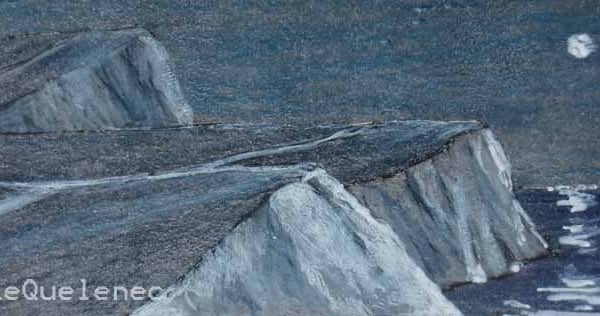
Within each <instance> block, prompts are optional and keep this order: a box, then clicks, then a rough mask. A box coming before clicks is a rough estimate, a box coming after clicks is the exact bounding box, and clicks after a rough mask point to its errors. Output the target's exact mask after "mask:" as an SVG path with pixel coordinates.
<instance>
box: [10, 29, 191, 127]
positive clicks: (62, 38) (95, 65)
mask: <svg viewBox="0 0 600 316" xmlns="http://www.w3.org/2000/svg"><path fill="white" fill-rule="evenodd" d="M30 37H32V38H30ZM4 45H6V46H5V48H4V56H9V57H13V58H6V57H5V58H3V59H2V60H0V62H1V63H0V133H32V132H49V131H65V130H98V129H100V130H101V129H116V128H134V127H138V128H139V127H143V128H153V127H168V126H182V125H189V124H191V123H192V120H193V117H192V116H193V115H192V110H191V107H190V106H189V105H188V104H187V103H186V101H185V99H184V97H183V95H182V92H181V89H180V87H179V83H178V82H177V79H176V78H175V76H174V74H173V72H172V71H171V66H170V61H169V57H168V54H167V52H166V50H165V48H164V47H163V46H162V45H161V44H160V43H158V41H156V40H155V39H154V38H153V37H152V35H151V34H150V33H148V32H146V31H144V30H140V29H131V30H120V31H93V32H82V33H74V34H56V35H53V36H50V35H48V36H35V35H31V36H26V37H25V38H17V39H14V40H12V41H8V42H6V43H4Z"/></svg>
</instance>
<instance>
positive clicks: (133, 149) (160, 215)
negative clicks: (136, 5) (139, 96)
mask: <svg viewBox="0 0 600 316" xmlns="http://www.w3.org/2000/svg"><path fill="white" fill-rule="evenodd" d="M165 135H168V136H169V137H163V136H165ZM178 137H181V138H178ZM2 139H3V141H4V142H5V143H4V144H5V145H3V146H4V147H6V148H11V150H13V152H19V151H14V148H18V147H20V146H21V145H20V144H24V145H23V146H24V147H25V148H28V149H31V148H36V147H38V148H42V149H44V148H49V149H48V150H60V149H65V150H64V151H63V155H60V156H57V155H52V154H48V153H47V152H46V151H45V150H46V149H44V150H41V151H35V150H21V151H20V152H22V153H23V154H22V159H21V160H20V161H16V162H13V161H7V163H6V164H7V165H9V166H10V165H15V166H17V167H18V166H19V164H21V167H18V168H17V169H18V170H23V171H22V172H21V173H13V174H11V176H10V178H12V179H13V180H16V181H3V182H0V187H2V188H4V191H3V193H2V196H3V197H4V199H3V200H2V202H1V203H0V213H2V214H0V228H2V234H0V241H1V242H2V243H3V247H5V248H6V249H11V253H14V254H12V255H11V256H8V257H7V258H5V259H3V260H4V262H6V264H5V265H0V269H1V270H2V271H10V274H9V275H10V276H5V275H3V276H2V278H1V279H0V280H3V283H7V282H16V281H18V276H19V275H27V276H30V275H31V276H33V277H42V278H45V279H44V280H45V281H47V282H50V281H52V282H54V281H57V280H66V279H68V276H72V275H79V274H82V275H85V276H92V277H93V278H94V279H96V280H103V281H107V282H110V283H111V284H113V283H116V284H132V283H136V282H137V283H140V284H141V285H150V284H151V285H158V286H161V287H165V286H168V285H173V284H174V283H175V280H176V279H177V278H179V277H183V280H182V281H180V282H179V283H175V285H173V286H172V287H170V289H169V290H168V291H167V292H165V293H164V294H163V296H161V299H160V300H159V301H156V302H153V303H151V304H149V305H147V306H145V307H143V308H142V309H140V310H138V313H140V315H152V314H156V315H160V314H161V313H162V314H175V315H204V314H212V313H214V312H215V311H217V310H218V311H221V312H223V313H225V314H226V315H230V314H231V315H233V314H234V313H236V312H239V311H245V312H248V313H255V314H258V315H295V314H297V315H305V314H306V313H307V309H308V311H309V312H311V313H312V312H314V313H317V312H319V313H322V314H324V315H387V314H389V313H390V311H392V312H393V313H407V314H409V315H410V314H412V315H446V314H448V315H453V314H458V312H457V311H456V310H455V309H454V308H453V307H452V306H451V305H450V304H448V303H447V301H446V300H445V299H443V297H441V296H440V294H439V287H438V286H442V287H450V286H452V285H456V284H459V283H464V282H482V281H485V280H486V279H487V278H488V277H495V276H499V275H502V274H506V273H510V272H511V271H516V269H518V267H519V265H520V262H521V261H526V260H529V259H532V258H535V257H538V256H541V255H543V254H545V252H546V249H545V242H544V241H543V239H542V238H541V237H539V235H538V234H537V232H536V230H535V226H534V224H533V223H532V222H531V221H530V220H529V218H528V216H527V215H526V214H525V212H524V211H523V209H522V208H521V207H520V205H519V203H518V202H517V200H516V199H515V197H514V195H513V193H512V183H511V175H510V165H509V163H508V161H507V159H506V157H505V155H504V153H503V151H502V148H501V147H500V145H499V144H498V142H497V141H496V140H495V138H494V136H493V134H492V133H491V131H490V130H489V129H487V128H486V127H485V126H483V125H481V124H479V123H477V122H448V123H443V122H431V121H405V122H389V123H369V124H359V125H353V126H321V127H315V128H289V127H276V126H231V125H216V126H208V127H196V128H192V129H184V130H164V131H146V132H144V131H116V132H109V133H88V134H73V135H60V136H57V135H50V136H49V135H17V136H15V135H13V136H5V137H4V138H2ZM183 140H185V141H183ZM49 144H50V145H49ZM132 144H135V145H132ZM191 144H194V145H193V146H192V145H191ZM108 148H110V149H111V150H107V149H108ZM177 153H185V155H181V154H178V155H177ZM121 155H123V156H121ZM169 157H173V159H167V158H169ZM74 162H77V163H78V164H79V166H81V170H79V172H81V173H80V175H79V176H81V175H86V176H95V177H96V179H94V180H89V179H87V180H86V179H79V180H54V181H53V180H49V179H51V178H52V177H51V176H52V175H51V174H49V173H48V172H49V171H47V170H57V169H56V167H57V166H70V164H71V163H74ZM193 163H196V164H195V165H193ZM303 163H316V164H317V165H318V166H319V167H320V168H322V169H323V170H326V172H327V173H325V171H323V170H319V171H313V172H310V173H307V171H306V168H304V167H281V166H298V165H299V164H303ZM23 164H26V165H28V166H33V170H40V172H39V173H36V175H35V177H38V179H37V180H34V181H18V179H23V180H30V179H28V178H30V177H32V176H31V175H29V174H27V172H30V170H29V169H27V168H23V167H22V166H23ZM140 166H141V168H142V169H134V168H140ZM182 166H183V167H182ZM36 168H37V169H36ZM144 168H145V169H144ZM311 168H312V167H311ZM165 169H171V170H165ZM58 170H60V169H58ZM131 170H135V171H136V172H139V173H133V172H130V173H129V175H128V174H127V171H131ZM69 171H70V169H69ZM132 174H133V175H132ZM34 179H35V178H34ZM337 179H339V180H337ZM338 181H339V182H338ZM42 223H44V224H43V225H42ZM73 228H77V229H73ZM213 230H214V231H213ZM149 232H150V233H149ZM110 236H113V237H110ZM114 236H119V237H118V238H117V237H114ZM146 236H152V237H151V238H147V237H146ZM121 237H123V238H121ZM219 240H220V241H221V242H220V243H218V241H219ZM40 241H43V242H40ZM18 249H26V250H27V249H31V250H27V251H25V252H22V253H20V252H19V251H17V250H18ZM92 249H93V250H92ZM115 249H116V250H115ZM157 249H163V250H158V251H157ZM29 255H34V256H33V257H31V256H29ZM75 257H76V258H78V260H73V259H71V258H75ZM88 257H89V258H93V259H94V260H98V262H97V263H91V261H92V260H91V259H89V260H88V259H85V258H88ZM31 258H39V259H40V260H41V259H43V261H35V260H37V259H35V260H34V261H31V260H32V259H31ZM79 258H84V259H83V260H82V261H81V262H83V263H84V264H83V265H82V264H81V262H80V261H79ZM123 258H125V259H123ZM47 262H49V263H52V264H56V265H58V264H61V265H63V266H64V265H66V266H69V267H70V268H69V269H70V270H69V269H67V270H65V271H66V272H63V271H56V270H55V269H53V268H52V266H49V265H48V263H47ZM0 263H1V261H0ZM23 267H27V268H23ZM23 269H25V270H23ZM188 269H191V270H188ZM253 269H255V270H253ZM116 271H119V272H116ZM250 271H252V272H250ZM67 272H68V274H66V273H67ZM188 272H189V273H188ZM427 277H429V278H430V279H431V280H433V282H430V281H428V278H427ZM152 283H154V284H152ZM435 283H437V285H436V284H435ZM0 285H2V284H0ZM340 293H343V295H342V294H340ZM342 297H343V298H342ZM107 304H108V305H103V304H98V305H94V306H92V307H88V306H87V305H85V304H84V305H74V306H75V307H72V306H70V307H72V308H79V307H81V306H85V308H87V309H89V310H93V311H94V312H95V313H97V314H102V313H104V314H106V312H107V311H111V312H112V311H115V310H118V311H127V312H130V311H131V310H132V308H135V307H138V306H139V304H137V303H136V302H117V303H107ZM111 304H112V305H111ZM7 306H12V307H10V308H12V309H8V311H16V310H19V308H25V307H24V305H19V303H13V302H11V303H10V304H8V305H7ZM52 311H54V310H50V311H49V313H50V312H52ZM61 311H64V310H61ZM69 311H71V310H69ZM167 311H168V312H167ZM351 311H353V312H351ZM227 313H229V314H227ZM286 313H287V314H286ZM294 313H295V314H294ZM50 314H51V313H50ZM92 314H93V313H92ZM311 315H312V314H311ZM317 315H318V313H317Z"/></svg>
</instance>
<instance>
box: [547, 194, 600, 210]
mask: <svg viewBox="0 0 600 316" xmlns="http://www.w3.org/2000/svg"><path fill="white" fill-rule="evenodd" d="M560 194H562V195H566V196H568V199H567V200H560V201H558V202H556V205H558V206H570V207H571V213H577V212H583V211H585V210H587V209H588V208H589V207H592V206H595V205H597V204H598V202H596V196H595V195H593V194H589V193H583V192H579V191H575V190H561V191H560Z"/></svg>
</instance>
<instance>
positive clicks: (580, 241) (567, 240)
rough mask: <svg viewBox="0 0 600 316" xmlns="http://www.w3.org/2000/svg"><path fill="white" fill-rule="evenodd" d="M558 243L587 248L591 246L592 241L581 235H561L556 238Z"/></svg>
mask: <svg viewBox="0 0 600 316" xmlns="http://www.w3.org/2000/svg"><path fill="white" fill-rule="evenodd" d="M558 243H560V244H561V245H565V246H576V247H581V248H589V247H591V246H592V243H591V242H589V241H587V240H585V238H583V237H579V238H578V237H576V236H571V235H569V236H562V237H560V238H558Z"/></svg>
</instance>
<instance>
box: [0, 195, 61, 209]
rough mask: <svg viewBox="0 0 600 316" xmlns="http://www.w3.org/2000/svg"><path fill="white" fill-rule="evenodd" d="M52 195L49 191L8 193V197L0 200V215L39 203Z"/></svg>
mask: <svg viewBox="0 0 600 316" xmlns="http://www.w3.org/2000/svg"><path fill="white" fill-rule="evenodd" d="M49 194H51V192H50V191H47V190H24V191H20V192H14V193H8V194H7V197H5V198H4V199H2V200H0V215H3V214H6V213H9V212H12V211H14V210H18V209H20V208H22V207H24V206H26V205H28V204H30V203H33V202H37V201H39V200H41V199H43V198H44V197H46V196H48V195H49Z"/></svg>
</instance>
